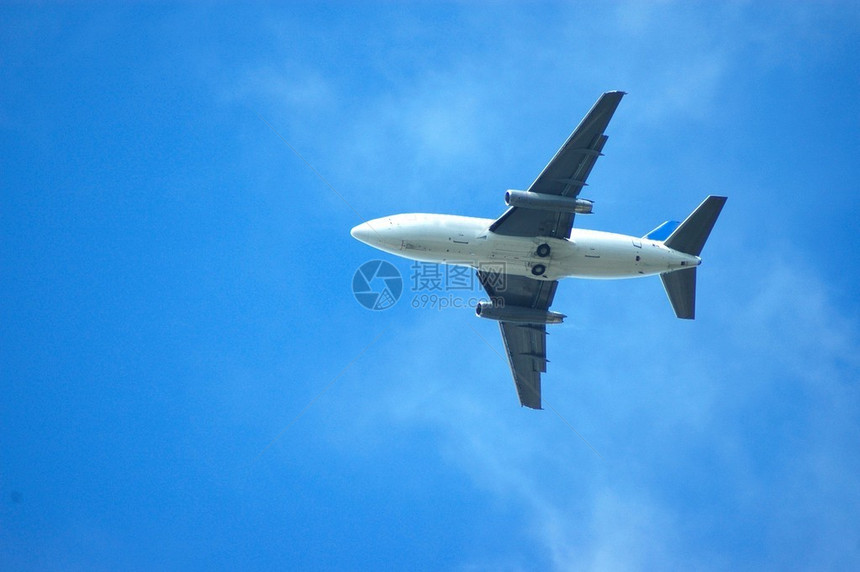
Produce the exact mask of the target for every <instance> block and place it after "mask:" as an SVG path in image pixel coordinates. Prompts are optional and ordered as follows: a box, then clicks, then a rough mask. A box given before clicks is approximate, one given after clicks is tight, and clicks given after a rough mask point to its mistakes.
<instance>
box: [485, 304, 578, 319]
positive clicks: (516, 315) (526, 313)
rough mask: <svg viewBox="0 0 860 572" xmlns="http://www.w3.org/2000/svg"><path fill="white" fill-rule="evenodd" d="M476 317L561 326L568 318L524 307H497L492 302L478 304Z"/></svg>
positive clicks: (556, 313)
mask: <svg viewBox="0 0 860 572" xmlns="http://www.w3.org/2000/svg"><path fill="white" fill-rule="evenodd" d="M475 315H477V316H479V317H481V318H487V319H488V320H497V321H499V322H516V323H519V324H560V323H562V322H563V321H564V319H565V318H566V317H567V316H565V315H564V314H561V313H559V312H550V311H549V310H538V309H535V308H525V307H523V306H496V305H495V304H493V303H492V302H478V305H477V306H475Z"/></svg>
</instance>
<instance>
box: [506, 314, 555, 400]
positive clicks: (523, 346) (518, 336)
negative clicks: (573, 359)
mask: <svg viewBox="0 0 860 572" xmlns="http://www.w3.org/2000/svg"><path fill="white" fill-rule="evenodd" d="M499 328H500V329H501V331H502V340H504V342H505V350H506V351H507V353H508V362H509V363H510V365H511V373H513V376H514V385H516V387H517V396H518V397H519V398H520V405H523V406H524V407H531V408H532V409H541V396H540V395H541V394H540V374H541V373H543V372H545V371H546V363H547V360H546V325H544V324H512V323H510V322H499Z"/></svg>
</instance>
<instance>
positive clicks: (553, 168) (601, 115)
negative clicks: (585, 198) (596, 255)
mask: <svg viewBox="0 0 860 572" xmlns="http://www.w3.org/2000/svg"><path fill="white" fill-rule="evenodd" d="M623 96H624V92H623V91H607V92H606V93H604V94H603V95H601V96H600V99H598V100H597V103H595V104H594V107H592V108H591V111H589V112H588V114H587V115H586V116H585V117H584V118H583V120H582V121H581V122H580V123H579V126H577V128H576V129H575V130H574V131H573V133H571V135H570V137H568V139H567V141H565V142H564V145H562V146H561V149H559V150H558V152H557V153H556V154H555V156H554V157H553V158H552V160H551V161H550V162H549V164H548V165H547V166H546V167H544V170H543V171H541V174H540V175H538V177H537V179H535V181H534V182H533V183H532V184H531V186H530V187H529V188H528V190H529V191H530V192H532V193H544V194H547V195H561V196H565V197H576V196H577V195H579V192H580V191H581V190H582V187H584V186H585V185H586V182H585V180H586V179H587V178H588V175H589V174H590V173H591V169H592V167H594V163H595V162H596V161H597V158H598V157H600V155H601V154H602V153H601V151H602V150H603V146H604V145H605V144H606V140H607V139H608V137H607V136H606V135H604V134H603V132H604V131H605V130H606V127H607V125H609V120H610V119H612V115H613V114H614V113H615V109H616V108H617V107H618V104H619V103H620V102H621V98H622V97H623ZM571 228H573V213H556V212H552V211H545V210H535V209H524V208H520V207H510V208H509V209H508V210H507V211H505V214H503V215H502V216H501V217H500V218H499V219H498V220H496V221H495V222H494V223H493V224H492V225H491V226H490V230H491V231H493V232H495V233H498V234H505V235H509V236H550V237H555V238H567V237H568V236H569V235H570V229H571Z"/></svg>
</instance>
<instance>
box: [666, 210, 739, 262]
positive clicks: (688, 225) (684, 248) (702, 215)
mask: <svg viewBox="0 0 860 572" xmlns="http://www.w3.org/2000/svg"><path fill="white" fill-rule="evenodd" d="M724 204H726V197H714V196H710V197H708V198H706V199H705V200H704V202H703V203H702V204H700V205H699V206H698V207H697V208H696V210H694V211H693V214H691V215H690V216H688V217H687V219H686V220H685V221H684V222H682V223H681V226H679V227H678V228H676V229H675V231H674V232H673V233H672V234H670V235H669V238H667V239H666V240H665V241H664V242H663V244H665V245H666V246H668V247H669V248H672V249H674V250H677V251H679V252H684V253H686V254H692V255H693V256H699V254H701V253H702V247H703V246H705V241H706V240H708V236H709V235H710V234H711V229H712V228H714V223H715V222H717V217H718V216H720V211H722V210H723V205H724Z"/></svg>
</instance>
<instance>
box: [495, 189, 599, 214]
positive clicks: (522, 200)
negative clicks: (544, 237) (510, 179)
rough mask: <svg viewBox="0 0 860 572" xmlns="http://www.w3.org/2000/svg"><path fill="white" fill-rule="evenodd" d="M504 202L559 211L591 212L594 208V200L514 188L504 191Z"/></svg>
mask: <svg viewBox="0 0 860 572" xmlns="http://www.w3.org/2000/svg"><path fill="white" fill-rule="evenodd" d="M505 204H507V205H509V206H512V207H522V208H524V209H537V210H542V211H553V212H559V213H577V214H591V213H592V210H593V209H594V201H590V200H588V199H580V198H576V197H563V196H561V195H548V194H546V193H531V192H529V191H514V190H510V191H506V192H505Z"/></svg>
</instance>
